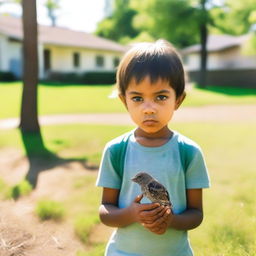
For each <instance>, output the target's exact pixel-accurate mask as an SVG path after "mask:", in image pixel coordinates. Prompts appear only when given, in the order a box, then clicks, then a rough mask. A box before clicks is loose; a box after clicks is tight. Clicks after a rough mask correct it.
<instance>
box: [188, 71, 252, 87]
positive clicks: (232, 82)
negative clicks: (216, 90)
mask: <svg viewBox="0 0 256 256" xmlns="http://www.w3.org/2000/svg"><path fill="white" fill-rule="evenodd" d="M188 76H189V81H193V82H196V83H199V81H200V79H199V72H198V71H190V72H188ZM206 85H214V86H230V87H243V88H256V70H255V69H223V70H210V71H207V74H206Z"/></svg>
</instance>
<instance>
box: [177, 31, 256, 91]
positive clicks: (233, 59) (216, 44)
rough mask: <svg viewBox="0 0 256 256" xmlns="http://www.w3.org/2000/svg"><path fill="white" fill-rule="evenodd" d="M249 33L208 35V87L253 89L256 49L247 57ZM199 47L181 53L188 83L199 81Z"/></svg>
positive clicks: (183, 50) (185, 49)
mask: <svg viewBox="0 0 256 256" xmlns="http://www.w3.org/2000/svg"><path fill="white" fill-rule="evenodd" d="M250 36H251V35H250V34H248V35H242V36H231V35H210V36H209V37H208V42H207V51H208V59H207V78H206V80H207V85H222V86H238V87H248V88H256V49H255V54H254V55H253V54H250V55H248V54H247V53H246V51H245V45H246V44H247V43H248V40H249V39H250ZM200 49H201V46H200V44H197V45H192V46H190V47H187V48H184V49H182V51H181V55H182V57H183V61H184V65H185V68H186V70H187V72H188V75H189V78H190V80H191V81H195V82H198V80H199V69H200Z"/></svg>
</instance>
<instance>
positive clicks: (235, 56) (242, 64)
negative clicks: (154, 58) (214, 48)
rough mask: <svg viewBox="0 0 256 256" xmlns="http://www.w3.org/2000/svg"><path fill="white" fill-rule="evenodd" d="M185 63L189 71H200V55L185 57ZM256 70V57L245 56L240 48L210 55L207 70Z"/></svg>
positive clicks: (192, 54) (193, 54) (194, 54)
mask: <svg viewBox="0 0 256 256" xmlns="http://www.w3.org/2000/svg"><path fill="white" fill-rule="evenodd" d="M184 63H185V66H186V69H187V70H188V71H193V72H194V71H198V70H199V69H200V55H199V53H191V54H189V55H187V56H184ZM253 68H255V69H256V55H254V56H248V55H245V54H244V53H243V52H242V50H241V48H240V47H233V48H229V49H226V50H222V51H218V52H210V53H209V54H208V61H207V69H208V70H221V69H253Z"/></svg>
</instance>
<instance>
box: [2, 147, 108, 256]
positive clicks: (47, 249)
mask: <svg viewBox="0 0 256 256" xmlns="http://www.w3.org/2000/svg"><path fill="white" fill-rule="evenodd" d="M27 170H28V161H27V159H26V157H23V156H22V153H21V152H19V151H18V150H15V149H4V150H1V151H0V177H1V179H2V180H4V181H5V182H6V183H7V184H8V185H10V186H12V185H15V184H17V183H19V182H20V181H21V180H23V179H24V176H25V175H26V173H27ZM71 170H72V171H71ZM86 174H88V175H96V173H94V172H89V171H88V170H86V169H85V168H84V166H82V165H81V164H79V163H78V162H72V163H69V164H67V165H60V166H56V167H54V168H51V169H48V170H45V171H44V172H42V173H40V176H39V179H38V183H37V187H36V189H35V190H33V191H32V193H31V194H29V195H28V196H25V197H21V198H19V200H17V201H14V200H0V256H75V255H76V252H77V251H78V250H81V251H86V250H87V247H86V246H85V245H84V244H82V243H81V242H80V240H79V239H78V238H77V237H76V236H75V234H74V224H73V223H70V221H69V220H68V219H67V220H66V219H65V220H63V221H61V222H55V221H51V220H50V221H43V222H42V221H40V220H39V218H38V217H37V216H36V214H35V212H34V210H35V206H36V202H37V201H38V200H39V199H41V198H50V199H51V200H56V201H61V200H63V199H64V198H67V197H68V195H69V193H72V189H73V181H74V179H77V178H79V177H83V176H84V175H86ZM60 180H61V188H62V189H56V187H59V186H60ZM63 188H65V189H63ZM92 239H93V238H92ZM105 239H106V237H105Z"/></svg>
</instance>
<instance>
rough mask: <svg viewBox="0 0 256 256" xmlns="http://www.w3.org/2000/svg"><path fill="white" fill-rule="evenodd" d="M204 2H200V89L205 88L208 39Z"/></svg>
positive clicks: (203, 0) (202, 0)
mask: <svg viewBox="0 0 256 256" xmlns="http://www.w3.org/2000/svg"><path fill="white" fill-rule="evenodd" d="M205 4H206V0H201V6H202V17H203V18H202V20H201V24H200V42H201V51H200V72H199V86H200V87H201V88H205V87H206V76H207V38H208V29H207V23H208V17H207V10H206V8H205Z"/></svg>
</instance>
